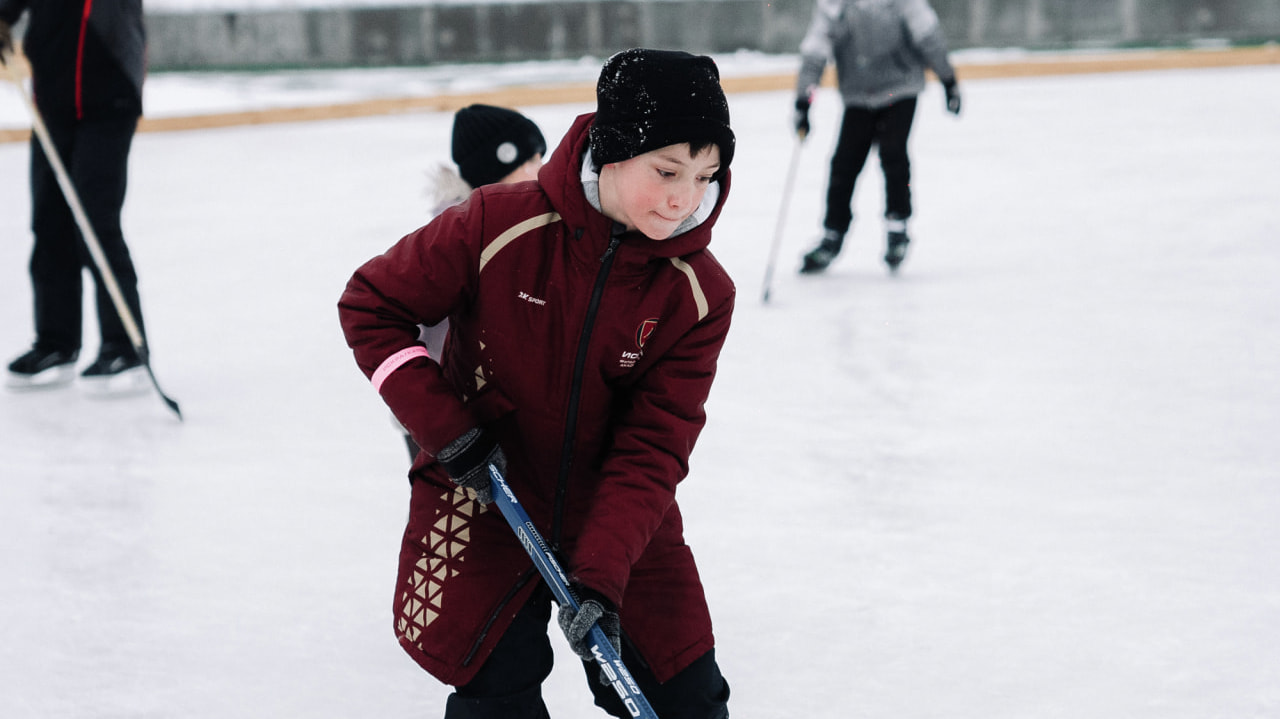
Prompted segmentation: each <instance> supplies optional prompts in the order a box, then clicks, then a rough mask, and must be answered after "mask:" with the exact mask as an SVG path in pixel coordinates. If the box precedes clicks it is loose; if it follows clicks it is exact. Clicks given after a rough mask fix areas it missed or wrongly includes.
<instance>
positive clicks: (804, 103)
mask: <svg viewBox="0 0 1280 719" xmlns="http://www.w3.org/2000/svg"><path fill="white" fill-rule="evenodd" d="M812 104H813V100H812V99H811V98H810V97H809V96H808V95H801V96H800V97H797V98H796V114H795V125H796V135H797V136H798V137H799V138H800V139H801V140H803V139H804V138H805V135H808V134H809V106H810V105H812Z"/></svg>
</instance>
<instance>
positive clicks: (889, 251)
mask: <svg viewBox="0 0 1280 719" xmlns="http://www.w3.org/2000/svg"><path fill="white" fill-rule="evenodd" d="M910 243H911V238H909V237H907V233H906V231H900V232H890V233H889V239H888V242H887V244H886V247H885V251H884V261H885V264H887V265H889V271H890V272H897V271H898V265H901V264H902V261H903V260H904V259H906V257H907V245H908V244H910Z"/></svg>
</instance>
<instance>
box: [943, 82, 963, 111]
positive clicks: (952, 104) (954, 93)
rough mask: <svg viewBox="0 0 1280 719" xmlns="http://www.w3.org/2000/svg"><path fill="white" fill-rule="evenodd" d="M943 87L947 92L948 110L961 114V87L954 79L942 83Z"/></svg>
mask: <svg viewBox="0 0 1280 719" xmlns="http://www.w3.org/2000/svg"><path fill="white" fill-rule="evenodd" d="M942 89H943V90H946V92H947V112H949V113H951V114H952V115H959V114H960V87H959V86H958V85H956V81H955V80H954V79H951V80H948V81H946V82H944V83H942Z"/></svg>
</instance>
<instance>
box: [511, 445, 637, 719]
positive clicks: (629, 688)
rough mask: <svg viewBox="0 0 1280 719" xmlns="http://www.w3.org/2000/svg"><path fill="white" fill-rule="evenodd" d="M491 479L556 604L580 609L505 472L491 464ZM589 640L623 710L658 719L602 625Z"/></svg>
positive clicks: (558, 564) (514, 527) (563, 575)
mask: <svg viewBox="0 0 1280 719" xmlns="http://www.w3.org/2000/svg"><path fill="white" fill-rule="evenodd" d="M489 477H490V479H492V480H493V503H494V504H496V505H497V506H498V511H500V512H502V516H503V518H504V519H506V520H507V524H509V525H511V529H512V530H513V531H514V532H515V533H516V538H517V539H519V540H520V545H521V546H523V547H524V550H525V551H526V552H528V553H529V558H530V559H532V560H533V564H534V566H536V567H537V568H538V573H539V574H541V575H542V578H543V580H544V581H546V583H547V586H548V587H550V588H551V593H552V594H554V595H555V598H556V601H557V602H559V603H560V605H561V606H564V607H569V608H570V609H573V610H575V611H576V610H577V609H578V606H579V605H578V598H577V597H575V596H573V590H571V589H570V588H569V577H568V575H566V574H565V573H564V570H563V569H562V568H561V567H560V562H558V561H556V557H555V555H554V554H552V553H551V549H550V548H549V547H548V546H547V543H546V540H544V539H543V538H542V533H541V532H539V531H538V528H537V527H536V526H535V525H534V523H533V520H532V519H529V513H528V512H526V511H524V507H522V506H520V502H519V501H518V500H517V499H516V495H515V494H514V493H513V492H512V491H511V485H509V484H507V480H506V479H505V478H503V476H502V472H500V471H498V468H497V467H495V466H493V465H492V464H490V465H489ZM588 636H589V637H590V639H591V654H592V656H594V657H595V660H596V663H598V664H599V665H600V671H602V672H604V676H605V677H606V678H607V679H608V680H609V683H610V685H611V686H612V687H613V690H614V691H616V692H617V693H618V698H619V699H621V700H622V704H623V706H625V707H626V708H627V711H628V712H630V713H631V716H633V717H643V718H644V719H658V715H657V714H656V713H654V711H653V707H651V706H649V700H648V699H645V698H644V694H643V693H642V692H641V691H640V686H639V685H638V684H636V680H635V679H634V678H633V677H632V676H631V672H629V671H627V667H626V665H625V664H623V663H622V657H621V656H619V655H618V652H617V650H616V649H614V648H613V644H611V643H610V642H609V638H608V637H606V636H605V633H604V631H603V630H602V629H600V625H599V624H595V625H592V627H591V633H590V634H589V635H588Z"/></svg>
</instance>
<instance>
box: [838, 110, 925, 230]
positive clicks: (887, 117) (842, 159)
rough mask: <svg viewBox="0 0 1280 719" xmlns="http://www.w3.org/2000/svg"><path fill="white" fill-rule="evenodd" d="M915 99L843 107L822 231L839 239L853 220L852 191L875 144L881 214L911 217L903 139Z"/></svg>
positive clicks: (908, 170)
mask: <svg viewBox="0 0 1280 719" xmlns="http://www.w3.org/2000/svg"><path fill="white" fill-rule="evenodd" d="M915 114H916V98H914V97H909V98H906V99H904V100H899V101H898V102H895V103H893V104H892V105H889V106H888V107H883V108H880V109H878V110H871V109H868V108H865V107H846V108H845V110H844V120H843V121H842V122H841V124H840V139H839V140H838V141H837V142H836V149H835V153H834V154H832V156H831V177H830V180H829V182H828V184H827V216H826V219H825V220H823V223H822V225H823V227H825V228H826V229H829V230H835V231H837V232H839V233H840V234H841V235H843V234H844V233H846V232H848V231H849V225H850V224H851V223H852V222H853V188H854V185H855V184H856V183H857V181H858V175H859V174H860V173H861V172H862V167H863V166H864V165H865V164H866V162H867V155H868V154H870V152H871V146H872V145H873V144H878V145H879V146H880V166H881V168H882V169H883V170H884V191H885V213H884V214H885V216H886V217H894V218H897V219H900V220H905V219H907V218H908V217H910V216H911V160H910V158H909V157H908V156H907V139H908V137H909V136H910V135H911V122H912V120H914V119H915Z"/></svg>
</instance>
